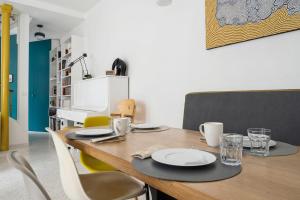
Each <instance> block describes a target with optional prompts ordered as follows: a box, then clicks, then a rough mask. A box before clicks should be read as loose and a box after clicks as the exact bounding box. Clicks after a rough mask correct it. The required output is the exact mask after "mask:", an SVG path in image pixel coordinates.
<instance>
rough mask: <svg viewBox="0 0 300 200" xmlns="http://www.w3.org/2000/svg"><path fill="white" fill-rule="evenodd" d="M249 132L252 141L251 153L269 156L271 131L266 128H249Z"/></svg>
mask: <svg viewBox="0 0 300 200" xmlns="http://www.w3.org/2000/svg"><path fill="white" fill-rule="evenodd" d="M247 132H248V137H249V140H250V153H251V154H253V155H257V156H268V155H269V143H270V140H271V130H270V129H265V128H249V129H247Z"/></svg>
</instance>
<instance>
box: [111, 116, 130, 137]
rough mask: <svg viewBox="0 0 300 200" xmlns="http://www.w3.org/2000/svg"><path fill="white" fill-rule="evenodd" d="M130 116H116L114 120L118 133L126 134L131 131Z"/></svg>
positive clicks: (115, 129)
mask: <svg viewBox="0 0 300 200" xmlns="http://www.w3.org/2000/svg"><path fill="white" fill-rule="evenodd" d="M130 123H131V120H130V118H128V117H123V118H116V119H114V120H113V127H114V131H115V133H116V134H117V135H125V134H126V133H127V132H128V131H129V125H130Z"/></svg>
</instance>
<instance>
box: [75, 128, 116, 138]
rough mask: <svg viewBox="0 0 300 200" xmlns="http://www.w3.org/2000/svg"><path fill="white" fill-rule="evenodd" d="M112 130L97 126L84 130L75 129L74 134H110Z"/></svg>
mask: <svg viewBox="0 0 300 200" xmlns="http://www.w3.org/2000/svg"><path fill="white" fill-rule="evenodd" d="M113 132H114V131H113V130H112V129H109V128H101V129H100V128H97V129H84V130H78V131H75V134H77V135H83V136H99V135H107V134H111V133H113Z"/></svg>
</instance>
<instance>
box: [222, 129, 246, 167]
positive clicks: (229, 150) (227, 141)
mask: <svg viewBox="0 0 300 200" xmlns="http://www.w3.org/2000/svg"><path fill="white" fill-rule="evenodd" d="M220 139H221V141H220V157H221V162H222V163H223V164H225V165H231V166H238V165H241V163H242V154H243V136H242V135H240V134H236V133H224V134H223V135H222V136H221V137H220Z"/></svg>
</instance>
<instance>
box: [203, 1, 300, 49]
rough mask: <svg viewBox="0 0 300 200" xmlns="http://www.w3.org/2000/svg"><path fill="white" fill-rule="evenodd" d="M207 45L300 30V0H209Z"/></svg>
mask: <svg viewBox="0 0 300 200" xmlns="http://www.w3.org/2000/svg"><path fill="white" fill-rule="evenodd" d="M205 12H206V13H205V14H206V48H207V49H211V48H216V47H220V46H224V45H228V44H233V43H238V42H243V41H247V40H252V39H256V38H261V37H265V36H270V35H275V34H279V33H283V32H288V31H292V30H297V29H300V0H206V2H205Z"/></svg>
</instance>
